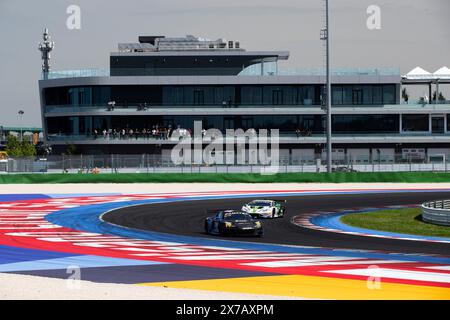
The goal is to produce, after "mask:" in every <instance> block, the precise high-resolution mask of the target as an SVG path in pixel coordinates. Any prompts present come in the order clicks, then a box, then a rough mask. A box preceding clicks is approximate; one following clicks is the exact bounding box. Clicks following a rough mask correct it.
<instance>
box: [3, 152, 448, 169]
mask: <svg viewBox="0 0 450 320" xmlns="http://www.w3.org/2000/svg"><path fill="white" fill-rule="evenodd" d="M438 160H439V161H433V159H430V158H429V159H411V158H404V157H402V156H401V155H393V156H392V157H389V158H383V159H380V158H378V159H376V160H371V159H367V158H364V159H362V158H359V159H358V158H350V157H341V158H339V159H335V160H334V161H333V171H335V172H413V171H428V172H447V171H449V170H450V163H449V162H448V159H446V158H445V157H444V158H442V159H438ZM238 163H240V162H239V161H237V159H235V161H231V163H230V162H228V164H207V163H201V164H196V163H187V164H175V163H174V162H173V161H172V158H171V157H170V155H161V154H141V155H123V154H120V155H119V154H109V155H106V154H105V155H49V156H47V157H45V158H34V157H32V158H9V159H7V160H0V173H26V172H42V173H61V172H70V173H87V172H91V171H92V170H94V169H95V170H97V171H99V172H100V173H133V172H142V173H153V172H154V173H157V172H160V173H163V172H168V173H169V172H171V173H202V172H205V173H206V172H209V173H214V172H217V173H241V172H242V173H252V172H261V170H262V169H264V168H267V167H270V168H271V169H272V170H275V171H276V172H280V173H285V172H325V171H326V166H325V164H326V162H325V159H324V157H323V155H321V154H317V155H315V156H313V155H309V156H302V155H294V154H290V155H280V157H279V160H278V161H277V162H276V163H270V164H269V165H259V164H252V163H251V162H250V161H248V159H247V160H246V161H245V162H244V163H242V164H238Z"/></svg>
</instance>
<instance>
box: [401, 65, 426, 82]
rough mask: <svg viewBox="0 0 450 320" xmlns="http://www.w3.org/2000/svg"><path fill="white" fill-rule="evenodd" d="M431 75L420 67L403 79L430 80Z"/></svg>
mask: <svg viewBox="0 0 450 320" xmlns="http://www.w3.org/2000/svg"><path fill="white" fill-rule="evenodd" d="M432 76H433V75H432V74H431V73H430V72H428V71H427V70H425V69H422V68H421V67H415V68H414V69H412V70H411V71H410V72H408V73H407V74H406V75H404V76H403V77H404V78H406V79H411V80H413V79H430V78H431V77H432Z"/></svg>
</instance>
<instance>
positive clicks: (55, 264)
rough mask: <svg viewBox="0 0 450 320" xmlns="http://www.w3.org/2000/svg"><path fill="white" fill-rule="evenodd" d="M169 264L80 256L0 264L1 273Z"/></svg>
mask: <svg viewBox="0 0 450 320" xmlns="http://www.w3.org/2000/svg"><path fill="white" fill-rule="evenodd" d="M156 264H167V263H164V262H153V261H145V260H134V259H120V258H109V257H102V256H91V255H78V256H68V257H61V258H53V259H43V260H33V261H22V262H14V263H5V264H0V272H12V271H31V270H57V269H67V268H69V267H78V268H97V267H123V266H144V265H156Z"/></svg>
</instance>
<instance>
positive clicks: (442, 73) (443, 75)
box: [433, 67, 450, 79]
mask: <svg viewBox="0 0 450 320" xmlns="http://www.w3.org/2000/svg"><path fill="white" fill-rule="evenodd" d="M433 76H434V77H435V78H436V79H450V69H449V68H447V67H442V68H440V69H439V70H436V72H434V73H433Z"/></svg>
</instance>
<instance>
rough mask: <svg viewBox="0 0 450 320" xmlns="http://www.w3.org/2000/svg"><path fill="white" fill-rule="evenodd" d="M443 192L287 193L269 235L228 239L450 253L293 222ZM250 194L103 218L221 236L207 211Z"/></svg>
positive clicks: (232, 205)
mask: <svg viewBox="0 0 450 320" xmlns="http://www.w3.org/2000/svg"><path fill="white" fill-rule="evenodd" d="M275 198H276V197H275ZM278 198H279V199H281V198H280V197H278ZM443 198H450V192H423V193H416V192H414V193H411V192H407V193H374V194H339V195H315V196H288V197H283V199H286V200H287V205H286V207H287V213H286V215H285V217H284V218H281V219H274V220H264V222H263V223H264V228H265V235H264V237H262V238H243V237H239V238H238V237H233V238H229V237H228V238H227V239H229V240H239V241H251V242H264V243H276V244H288V245H299V246H315V247H329V248H345V249H362V250H382V251H389V252H402V253H427V254H442V255H448V254H449V253H450V245H449V244H448V243H431V242H417V241H408V240H397V239H386V238H374V237H365V236H356V235H349V234H342V233H333V232H324V231H319V230H313V229H308V228H304V227H300V226H296V225H293V224H292V223H291V222H290V221H291V218H292V217H293V216H297V215H302V214H307V213H311V212H315V211H329V210H341V209H349V208H355V207H356V208H367V207H377V206H388V205H410V204H420V203H422V202H425V201H427V200H432V199H443ZM247 200H248V199H243V198H238V199H220V200H196V201H183V202H173V203H159V204H158V203H153V204H146V205H139V206H131V207H125V208H121V209H117V210H113V211H110V212H108V213H106V214H105V215H103V217H102V219H103V220H104V221H106V222H111V223H114V224H116V225H120V226H126V227H130V228H134V229H139V230H148V231H156V232H163V233H171V234H177V235H188V236H196V237H208V238H218V237H216V236H209V235H206V234H205V233H204V231H203V223H204V219H205V217H206V216H207V214H206V210H210V209H225V208H227V209H228V208H229V209H238V208H240V207H241V206H242V204H243V203H245V202H246V201H247Z"/></svg>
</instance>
